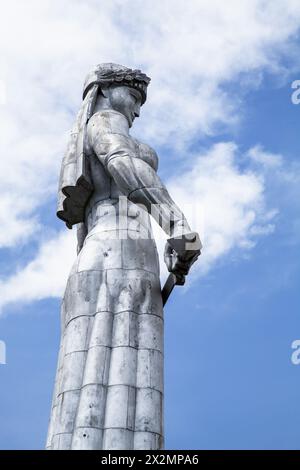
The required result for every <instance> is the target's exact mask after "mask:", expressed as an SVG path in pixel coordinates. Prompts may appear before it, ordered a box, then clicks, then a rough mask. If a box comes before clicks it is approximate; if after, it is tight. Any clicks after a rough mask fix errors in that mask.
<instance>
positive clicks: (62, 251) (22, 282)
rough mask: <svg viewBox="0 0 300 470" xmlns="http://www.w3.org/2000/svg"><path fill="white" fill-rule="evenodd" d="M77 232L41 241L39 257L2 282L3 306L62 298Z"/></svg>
mask: <svg viewBox="0 0 300 470" xmlns="http://www.w3.org/2000/svg"><path fill="white" fill-rule="evenodd" d="M75 253H76V240H75V231H74V230H72V231H70V230H68V231H66V230H65V231H63V232H61V233H59V234H57V235H56V236H54V237H53V238H52V239H50V240H47V241H46V242H44V243H42V244H41V246H40V248H39V250H38V253H37V254H36V257H35V258H34V259H33V260H32V261H31V262H30V263H28V264H27V266H25V267H24V268H23V269H20V270H19V271H18V272H17V273H16V274H14V275H13V276H11V277H10V278H9V279H6V280H4V281H0V291H1V299H0V308H1V307H3V306H5V305H7V304H9V303H14V302H16V303H28V302H31V301H33V300H40V299H43V298H46V297H60V296H61V295H62V293H63V289H64V288H65V284H66V279H67V276H68V274H69V271H70V269H71V266H72V263H73V262H74V260H75Z"/></svg>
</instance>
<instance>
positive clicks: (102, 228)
mask: <svg viewBox="0 0 300 470" xmlns="http://www.w3.org/2000/svg"><path fill="white" fill-rule="evenodd" d="M103 206H106V210H105V211H103ZM113 206H114V201H112V200H110V199H108V200H104V201H103V200H102V201H100V202H99V203H98V204H95V205H94V206H93V208H92V210H91V211H90V213H89V216H88V218H87V225H88V234H87V237H86V239H85V242H84V245H83V248H82V249H81V251H80V253H79V255H78V256H77V259H76V261H75V263H74V265H73V267H72V270H71V273H70V275H69V278H68V281H67V285H66V290H65V293H64V297H63V300H62V305H61V344H60V350H59V358H58V365H57V373H56V381H55V389H54V393H53V402H52V410H51V418H50V424H49V431H48V439H47V448H48V449H66V450H67V449H109V450H114V449H150V450H151V449H153V450H156V449H162V448H163V447H164V437H163V435H164V432H163V382H164V381H163V364H164V361H163V353H164V352H163V332H164V328H163V308H162V299H161V286H160V281H159V261H158V254H157V250H156V246H155V242H154V240H153V239H151V238H150V239H149V238H147V239H145V238H143V237H144V235H143V234H142V233H141V230H140V228H136V229H135V228H132V227H131V228H125V229H124V228H123V229H118V228H117V226H116V224H115V221H114V220H113V217H112V213H113V208H114V207H113ZM131 212H132V211H131ZM128 214H129V213H128ZM128 214H127V218H128V221H129V222H132V220H133V219H134V217H136V214H133V215H132V214H131V216H129V215H128ZM123 215H124V214H123ZM147 217H148V214H147ZM129 226H130V224H129Z"/></svg>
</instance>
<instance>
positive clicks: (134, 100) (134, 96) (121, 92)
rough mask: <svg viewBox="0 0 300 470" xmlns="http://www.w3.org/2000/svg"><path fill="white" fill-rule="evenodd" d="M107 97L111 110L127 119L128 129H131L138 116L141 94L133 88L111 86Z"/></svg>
mask: <svg viewBox="0 0 300 470" xmlns="http://www.w3.org/2000/svg"><path fill="white" fill-rule="evenodd" d="M107 95H108V98H109V101H110V105H111V107H112V109H114V110H115V111H119V113H122V114H123V115H124V116H125V117H126V118H127V120H128V123H129V127H131V126H132V123H133V121H134V120H135V118H136V117H139V115H140V108H141V104H142V95H141V93H140V92H139V91H138V90H136V89H135V88H130V87H128V86H123V85H122V86H115V85H113V86H110V87H109V88H108V89H107Z"/></svg>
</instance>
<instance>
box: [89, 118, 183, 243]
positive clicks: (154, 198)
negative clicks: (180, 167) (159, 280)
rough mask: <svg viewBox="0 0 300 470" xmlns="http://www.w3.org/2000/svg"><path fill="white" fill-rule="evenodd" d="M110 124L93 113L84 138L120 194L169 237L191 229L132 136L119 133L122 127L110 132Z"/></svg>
mask: <svg viewBox="0 0 300 470" xmlns="http://www.w3.org/2000/svg"><path fill="white" fill-rule="evenodd" d="M105 119H106V121H105ZM114 119H115V116H114ZM120 119H122V118H120ZM112 127H113V126H111V125H108V124H107V116H106V117H103V115H102V114H101V113H96V114H94V115H93V116H92V118H91V119H90V121H89V123H88V138H89V143H90V145H91V147H92V149H93V151H94V152H95V154H96V155H97V156H98V158H99V160H100V161H101V163H102V164H103V165H104V166H105V168H106V170H107V171H108V173H109V174H110V175H111V176H112V177H113V179H114V180H115V182H116V184H117V185H118V187H119V188H120V190H121V191H122V193H123V194H124V195H125V196H127V197H128V199H129V200H130V201H132V202H133V203H135V204H142V205H143V206H145V208H146V210H147V211H148V212H149V213H150V214H151V215H154V216H155V218H156V220H157V221H158V223H159V224H160V226H161V227H162V229H163V230H164V231H165V232H166V233H167V234H168V235H170V236H171V237H174V236H179V235H180V234H181V233H187V232H189V231H190V230H191V229H190V227H189V225H188V223H187V221H186V219H185V217H184V215H183V213H182V211H181V210H180V209H179V207H178V206H177V205H176V204H175V202H174V201H173V199H172V198H171V196H170V194H169V193H168V190H167V189H166V187H165V185H164V184H163V182H162V181H161V179H160V178H159V176H158V175H157V173H156V171H155V170H154V169H153V168H152V167H151V166H150V165H149V164H148V163H147V162H145V161H144V160H142V159H141V158H139V157H138V156H137V154H136V151H135V143H134V141H133V139H131V137H130V136H129V135H128V134H127V135H126V132H122V126H119V128H117V131H118V132H112V131H111V130H114V129H112ZM153 205H154V206H153Z"/></svg>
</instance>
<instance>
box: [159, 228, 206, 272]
mask: <svg viewBox="0 0 300 470" xmlns="http://www.w3.org/2000/svg"><path fill="white" fill-rule="evenodd" d="M200 250H201V242H200V238H199V235H198V234H197V233H196V232H192V233H189V234H186V235H183V236H182V237H174V238H170V239H169V240H168V241H167V242H166V246H165V252H164V260H165V263H166V266H167V268H168V271H169V272H171V273H174V274H175V275H176V276H177V277H178V278H179V279H182V280H183V279H184V276H186V275H187V274H188V272H189V270H190V268H191V266H192V265H193V264H194V263H195V261H196V260H197V259H198V257H199V255H200V253H201V251H200Z"/></svg>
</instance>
